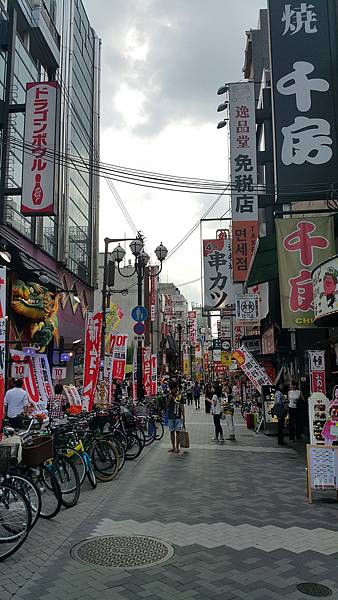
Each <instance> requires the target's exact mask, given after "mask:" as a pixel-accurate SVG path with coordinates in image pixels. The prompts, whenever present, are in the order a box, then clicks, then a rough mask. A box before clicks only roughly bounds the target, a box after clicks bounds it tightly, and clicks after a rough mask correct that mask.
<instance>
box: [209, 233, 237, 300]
mask: <svg viewBox="0 0 338 600" xmlns="http://www.w3.org/2000/svg"><path fill="white" fill-rule="evenodd" d="M231 268H232V264H231V241H230V240H227V239H217V240H203V270H204V303H203V304H204V309H205V310H216V309H219V308H223V307H224V306H229V305H232V304H233V302H234V296H233V285H232V276H231Z"/></svg>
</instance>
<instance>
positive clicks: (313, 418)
mask: <svg viewBox="0 0 338 600" xmlns="http://www.w3.org/2000/svg"><path fill="white" fill-rule="evenodd" d="M329 406H330V401H329V399H328V398H327V397H326V396H324V394H322V393H320V392H319V393H317V392H316V393H314V394H312V395H311V396H310V397H309V399H308V411H309V427H310V443H311V444H312V445H316V444H321V445H323V444H327V443H328V441H326V440H325V438H324V436H323V428H324V426H325V423H326V422H328V421H329ZM337 429H338V428H337ZM327 431H328V433H329V432H330V427H328V428H327Z"/></svg>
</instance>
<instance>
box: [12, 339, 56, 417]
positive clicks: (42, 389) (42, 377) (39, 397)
mask: <svg viewBox="0 0 338 600" xmlns="http://www.w3.org/2000/svg"><path fill="white" fill-rule="evenodd" d="M10 355H11V359H12V360H13V361H14V362H16V363H20V362H21V363H25V364H28V366H29V372H28V375H27V377H23V378H22V380H23V387H24V389H25V390H26V392H27V395H28V397H29V400H30V401H31V402H32V404H33V407H34V408H33V412H32V414H33V415H38V414H39V415H42V414H44V415H47V414H48V411H47V404H48V401H49V398H50V397H51V396H52V395H53V383H52V377H51V372H50V367H49V362H48V358H47V356H46V355H45V354H38V353H37V354H33V355H27V354H26V353H25V352H22V351H19V350H10Z"/></svg>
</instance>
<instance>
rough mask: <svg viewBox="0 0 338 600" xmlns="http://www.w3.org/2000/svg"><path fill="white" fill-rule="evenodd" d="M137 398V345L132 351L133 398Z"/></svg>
mask: <svg viewBox="0 0 338 600" xmlns="http://www.w3.org/2000/svg"><path fill="white" fill-rule="evenodd" d="M136 399H137V347H135V348H134V353H133V400H136Z"/></svg>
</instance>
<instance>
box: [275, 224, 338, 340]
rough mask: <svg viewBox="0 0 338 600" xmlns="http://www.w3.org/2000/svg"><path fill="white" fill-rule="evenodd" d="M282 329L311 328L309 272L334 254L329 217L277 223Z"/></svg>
mask: <svg viewBox="0 0 338 600" xmlns="http://www.w3.org/2000/svg"><path fill="white" fill-rule="evenodd" d="M276 229H277V253H278V271H279V287H280V296H281V308H282V322H283V327H285V328H291V329H301V328H309V327H315V325H314V293H313V282H312V278H311V275H312V271H313V269H314V268H315V267H316V266H317V265H318V264H319V263H321V262H323V261H324V260H326V259H327V258H330V257H331V256H332V255H333V254H334V229H333V220H332V217H318V218H311V217H308V218H306V219H305V218H299V219H295V218H294V219H279V220H277V221H276Z"/></svg>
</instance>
